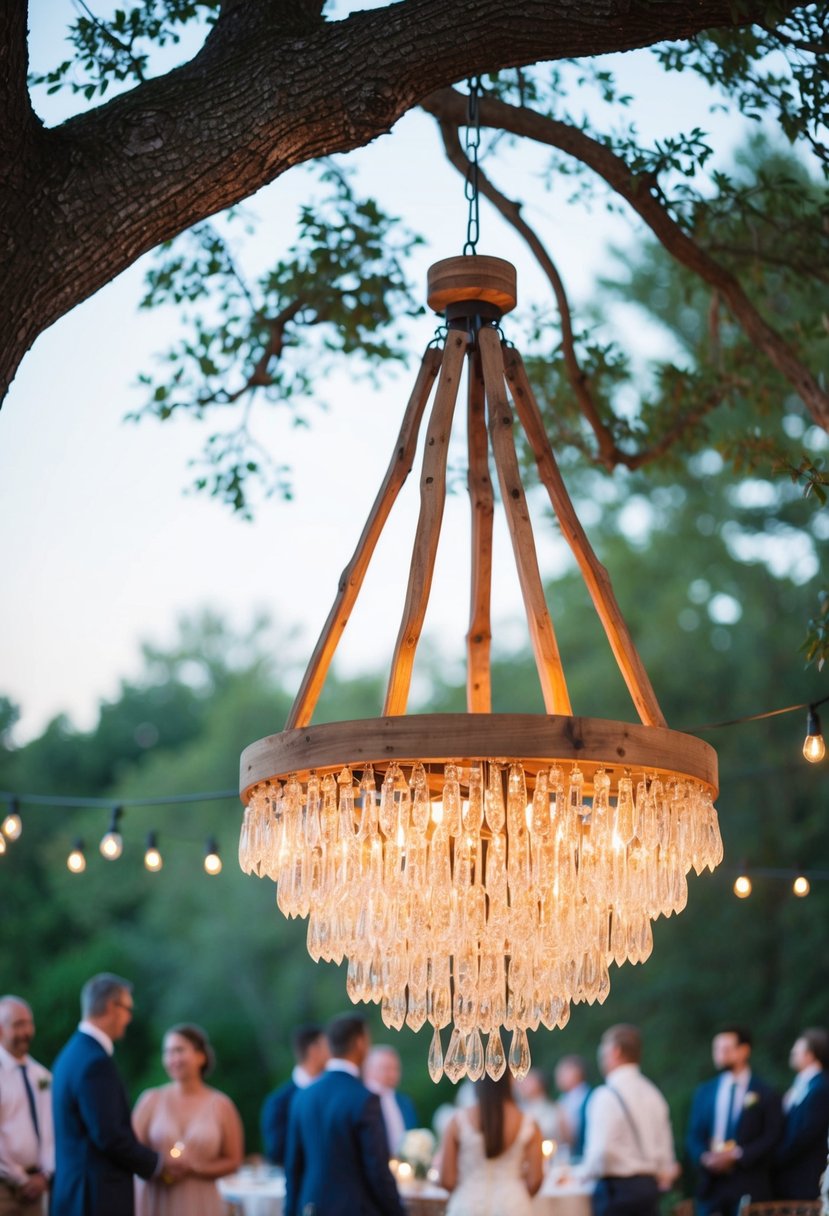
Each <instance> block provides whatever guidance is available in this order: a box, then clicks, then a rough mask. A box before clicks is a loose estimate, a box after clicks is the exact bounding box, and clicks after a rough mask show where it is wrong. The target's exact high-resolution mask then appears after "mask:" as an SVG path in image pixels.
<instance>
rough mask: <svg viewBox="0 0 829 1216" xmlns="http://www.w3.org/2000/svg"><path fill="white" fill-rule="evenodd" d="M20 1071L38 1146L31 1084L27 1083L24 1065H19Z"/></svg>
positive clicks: (27, 1076)
mask: <svg viewBox="0 0 829 1216" xmlns="http://www.w3.org/2000/svg"><path fill="white" fill-rule="evenodd" d="M20 1071H21V1073H22V1074H23V1084H24V1086H25V1087H26V1097H27V1098H28V1100H29V1111H30V1113H31V1116H32V1125H33V1126H34V1129H35V1135H36V1136H37V1142H38V1144H39V1143H40V1125H39V1124H38V1121H37V1107H36V1106H35V1095H34V1091H33V1090H32V1086H31V1082H30V1081H29V1074H28V1073H27V1072H26V1065H25V1064H21V1065H20Z"/></svg>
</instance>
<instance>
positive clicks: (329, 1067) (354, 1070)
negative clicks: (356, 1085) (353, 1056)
mask: <svg viewBox="0 0 829 1216" xmlns="http://www.w3.org/2000/svg"><path fill="white" fill-rule="evenodd" d="M325 1071H326V1072H350V1073H351V1075H352V1077H356V1078H357V1080H358V1081H360V1080H362V1078H361V1076H360V1070H359V1068H358V1067H357V1065H356V1064H352V1062H351V1060H343V1059H342V1057H341V1056H334V1058H333V1059H331V1060H328V1061H326V1065H325Z"/></svg>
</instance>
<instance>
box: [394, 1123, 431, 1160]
mask: <svg viewBox="0 0 829 1216" xmlns="http://www.w3.org/2000/svg"><path fill="white" fill-rule="evenodd" d="M398 1155H399V1157H400V1159H401V1160H402V1161H408V1162H409V1164H410V1165H411V1166H412V1168H415V1167H417V1166H419V1167H420V1168H421V1169H428V1168H429V1166H430V1165H431V1164H432V1158H433V1157H434V1155H435V1137H434V1136H433V1135H432V1133H431V1132H430V1131H429V1129H428V1127H413V1128H412V1129H411V1131H408V1132H406V1134H405V1136H404V1137H403V1141H402V1143H401V1145H400V1152H399V1154H398Z"/></svg>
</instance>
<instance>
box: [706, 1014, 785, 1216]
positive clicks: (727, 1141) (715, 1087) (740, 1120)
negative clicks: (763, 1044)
mask: <svg viewBox="0 0 829 1216" xmlns="http://www.w3.org/2000/svg"><path fill="white" fill-rule="evenodd" d="M711 1054H712V1057H713V1060H714V1066H715V1067H716V1069H717V1070H718V1073H719V1076H716V1077H714V1078H713V1079H712V1080H710V1081H706V1082H705V1083H704V1084H703V1085H700V1086H699V1087H698V1088H697V1090H696V1092H695V1093H694V1098H693V1102H692V1104H691V1117H690V1122H689V1128H688V1139H687V1147H688V1155H689V1156H690V1158H691V1161H692V1163H693V1165H694V1166H695V1167H696V1168H697V1171H698V1176H699V1177H698V1184H697V1211H698V1212H699V1216H713V1213H717V1214H718V1216H736V1213H737V1209H738V1208H739V1206H740V1200H741V1199H742V1197H743V1195H750V1196H751V1199H752V1201H753V1202H754V1203H762V1202H763V1201H764V1200H768V1199H770V1198H771V1164H772V1159H773V1155H774V1150H775V1148H776V1147H777V1144H778V1141H779V1140H780V1136H781V1134H782V1131H783V1113H782V1110H781V1107H780V1099H779V1098H778V1096H777V1094H776V1093H775V1092H774V1090H773V1089H772V1088H771V1086H769V1085H767V1084H766V1083H765V1081H763V1080H761V1078H760V1077H758V1076H757V1075H756V1074H755V1073H754V1072H752V1069H751V1034H750V1033H749V1031H748V1030H746V1029H745V1027H742V1026H729V1027H726V1028H725V1029H723V1030H721V1031H720V1032H719V1033H718V1034H716V1035H715V1036H714V1041H713V1043H712V1045H711Z"/></svg>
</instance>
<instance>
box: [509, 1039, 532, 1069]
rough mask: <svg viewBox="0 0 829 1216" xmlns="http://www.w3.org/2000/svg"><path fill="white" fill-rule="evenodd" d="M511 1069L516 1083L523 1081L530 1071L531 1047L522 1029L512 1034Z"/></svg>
mask: <svg viewBox="0 0 829 1216" xmlns="http://www.w3.org/2000/svg"><path fill="white" fill-rule="evenodd" d="M509 1069H510V1072H511V1073H512V1075H513V1076H514V1077H515V1079H516V1081H521V1080H523V1079H524V1077H526V1075H527V1073H528V1072H529V1071H530V1045H529V1043H528V1042H527V1032H526V1030H523V1029H522V1028H521V1027H519V1028H518V1029H516V1030H514V1031H513V1033H512V1043H511V1044H510V1049H509Z"/></svg>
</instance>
